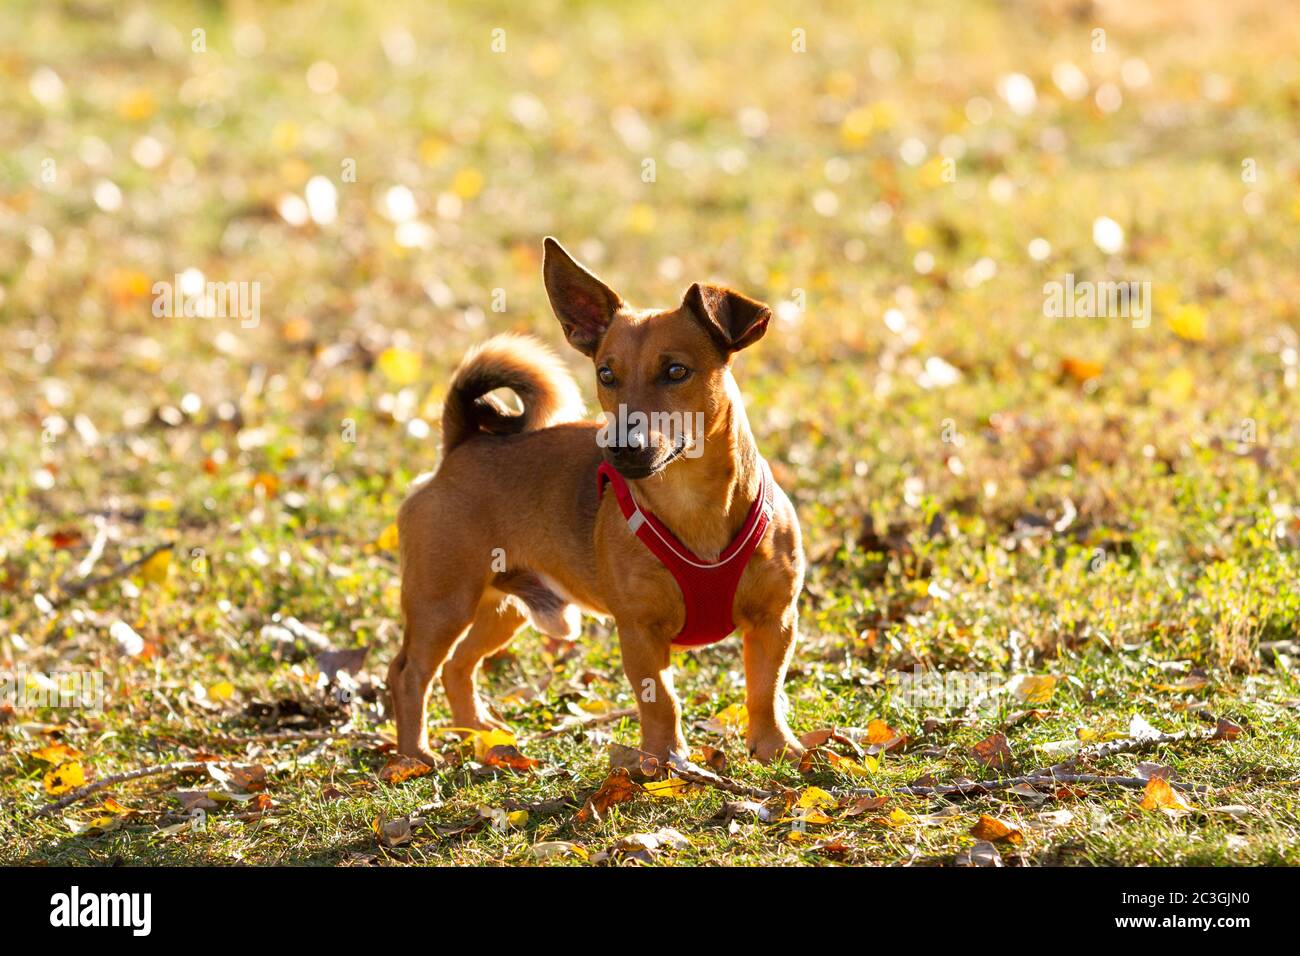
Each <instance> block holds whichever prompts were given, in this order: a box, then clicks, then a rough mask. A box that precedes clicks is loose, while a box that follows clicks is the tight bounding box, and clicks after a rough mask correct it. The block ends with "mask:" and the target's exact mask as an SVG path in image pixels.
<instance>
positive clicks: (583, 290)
mask: <svg viewBox="0 0 1300 956" xmlns="http://www.w3.org/2000/svg"><path fill="white" fill-rule="evenodd" d="M542 245H543V247H544V249H545V251H546V253H545V256H544V257H543V259H542V278H543V279H544V281H545V283H546V294H547V296H549V297H550V300H551V308H552V309H553V310H555V317H556V318H557V319H559V320H560V326H561V327H562V328H563V329H564V337H565V338H566V339H568V340H569V344H570V345H572V346H573V347H574V348H575V349H577V350H578V351H579V352H581V353H582V354H583V355H588V356H594V355H595V354H596V348H597V346H599V345H600V340H601V338H602V337H603V336H604V334H605V330H606V329H608V328H609V323H610V320H612V319H613V318H614V313H615V312H617V311H618V310H619V307H620V306H621V305H622V304H623V300H622V299H620V298H619V297H618V293H617V292H615V291H614V290H613V289H611V288H610V287H609V286H607V285H605V283H603V282H601V281H600V280H599V279H597V278H596V277H595V276H594V275H592V274H591V273H590V272H588V271H587V270H586V269H584V268H583V267H582V266H580V265H578V263H577V262H576V261H575V260H574V258H573V256H571V255H569V254H568V253H567V252H565V251H564V247H563V246H562V245H560V244H559V243H558V242H556V241H555V240H554V239H552V238H551V237H550V236H547V237H546V240H545V242H543V243H542Z"/></svg>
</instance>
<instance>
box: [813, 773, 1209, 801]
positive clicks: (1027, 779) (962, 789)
mask: <svg viewBox="0 0 1300 956" xmlns="http://www.w3.org/2000/svg"><path fill="white" fill-rule="evenodd" d="M1149 782H1150V781H1149V780H1147V779H1146V778H1143V777H1115V776H1106V775H1105V774H1097V773H1046V774H1033V773H1027V774H1022V775H1021V776H1018V777H1001V778H999V779H997V780H967V781H963V782H961V783H939V784H935V785H933V786H928V787H916V786H909V787H893V788H892V789H889V790H847V791H838V790H835V791H831V792H832V793H835V794H836V795H840V796H849V797H884V796H894V795H897V796H903V797H946V796H952V795H954V794H961V795H963V796H964V795H972V796H980V795H982V794H986V793H993V792H995V791H998V790H1011V789H1013V788H1015V787H1019V786H1022V785H1025V784H1028V785H1029V786H1031V787H1049V786H1054V785H1056V784H1062V783H1097V784H1103V785H1111V786H1116V787H1130V788H1133V789H1135V790H1143V789H1145V788H1146V786H1147V784H1148V783H1149ZM1169 785H1170V786H1171V787H1173V788H1174V789H1175V790H1183V791H1186V792H1188V793H1195V794H1204V793H1207V792H1208V789H1207V788H1206V787H1203V786H1201V785H1199V784H1191V783H1176V782H1174V781H1170V782H1169Z"/></svg>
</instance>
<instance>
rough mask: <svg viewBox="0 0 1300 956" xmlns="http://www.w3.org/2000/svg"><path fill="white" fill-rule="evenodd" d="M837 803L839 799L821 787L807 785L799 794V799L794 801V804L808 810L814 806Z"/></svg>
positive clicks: (834, 804) (831, 805)
mask: <svg viewBox="0 0 1300 956" xmlns="http://www.w3.org/2000/svg"><path fill="white" fill-rule="evenodd" d="M838 804H839V801H838V800H836V799H835V798H834V797H832V796H831V795H830V794H829V793H827V792H826V791H825V790H823V789H822V788H821V787H809V788H808V789H807V790H805V791H804V792H803V793H801V794H800V795H799V800H798V802H797V803H795V806H796V807H800V808H801V809H804V810H809V809H812V808H814V807H834V806H837V805H838Z"/></svg>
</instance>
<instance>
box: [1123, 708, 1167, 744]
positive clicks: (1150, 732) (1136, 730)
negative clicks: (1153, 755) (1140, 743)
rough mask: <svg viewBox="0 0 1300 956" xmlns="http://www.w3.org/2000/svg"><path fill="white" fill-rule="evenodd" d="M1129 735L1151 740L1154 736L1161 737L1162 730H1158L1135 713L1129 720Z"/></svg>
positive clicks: (1136, 738)
mask: <svg viewBox="0 0 1300 956" xmlns="http://www.w3.org/2000/svg"><path fill="white" fill-rule="evenodd" d="M1128 735H1129V736H1130V737H1132V738H1133V739H1134V740H1150V739H1151V738H1153V737H1159V736H1160V731H1158V730H1156V729H1155V728H1154V727H1152V726H1151V725H1150V724H1149V723H1147V722H1146V720H1145V719H1143V718H1142V717H1141V716H1139V715H1138V714H1134V715H1133V719H1132V720H1130V721H1129V722H1128Z"/></svg>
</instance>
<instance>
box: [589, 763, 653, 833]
mask: <svg viewBox="0 0 1300 956" xmlns="http://www.w3.org/2000/svg"><path fill="white" fill-rule="evenodd" d="M639 793H641V785H640V784H638V783H637V782H636V781H635V780H633V779H632V777H631V775H630V774H629V773H628V772H627V769H626V768H625V767H616V768H614V769H613V770H611V771H610V774H609V776H608V777H606V778H605V782H604V783H602V784H601V785H600V789H599V790H597V791H596V792H595V793H593V794H592V795H591V796H589V797H588V798H587V802H586V803H584V804H583V805H582V809H581V810H579V811H578V813H577V820H578V821H579V822H586V821H587V820H600V819H602V818H603V817H604V815H605V813H606V812H607V811H608V810H609V808H610V807H612V806H614V804H616V803H626V802H627V801H628V800H635V799H636V797H637V795H638V794H639Z"/></svg>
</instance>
